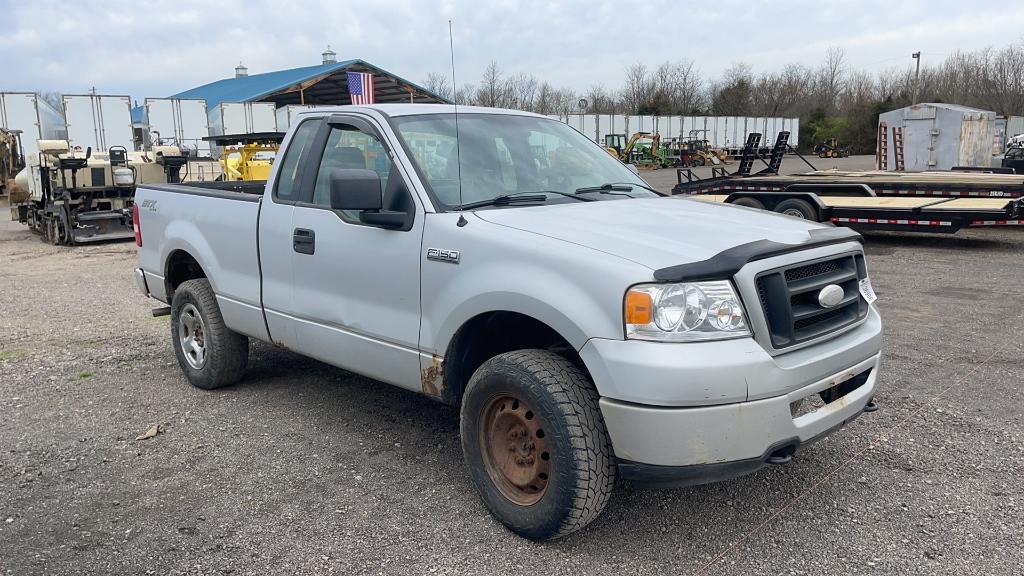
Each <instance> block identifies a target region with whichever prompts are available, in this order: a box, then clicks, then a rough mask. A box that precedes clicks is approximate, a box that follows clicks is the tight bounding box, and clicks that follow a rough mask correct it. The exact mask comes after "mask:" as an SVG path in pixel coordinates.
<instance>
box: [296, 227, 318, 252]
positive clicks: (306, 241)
mask: <svg viewBox="0 0 1024 576" xmlns="http://www.w3.org/2000/svg"><path fill="white" fill-rule="evenodd" d="M292 250H295V251H296V252H298V253H299V254H313V253H314V252H316V232H313V231H312V230H309V229H307V228H296V229H295V230H294V231H293V232H292Z"/></svg>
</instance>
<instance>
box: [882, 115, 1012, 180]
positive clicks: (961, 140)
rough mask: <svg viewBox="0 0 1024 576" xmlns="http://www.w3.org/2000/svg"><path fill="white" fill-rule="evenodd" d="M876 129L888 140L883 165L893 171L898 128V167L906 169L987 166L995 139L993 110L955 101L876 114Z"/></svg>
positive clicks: (895, 166)
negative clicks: (900, 142)
mask: <svg viewBox="0 0 1024 576" xmlns="http://www.w3.org/2000/svg"><path fill="white" fill-rule="evenodd" d="M878 122H879V131H880V132H882V131H883V130H884V133H885V136H884V137H885V138H886V139H887V140H888V146H887V158H886V164H885V165H886V168H887V169H889V170H896V169H898V168H899V167H898V166H897V165H896V149H897V144H896V138H895V136H894V133H893V130H894V129H895V130H897V131H902V137H903V158H904V163H903V166H902V168H903V169H904V170H906V171H907V172H924V171H926V170H950V169H951V168H953V167H954V166H973V167H982V168H984V167H989V166H991V163H992V143H993V141H994V139H995V130H996V115H995V112H990V111H987V110H978V109H976V108H968V107H966V106H959V105H956V104H942V103H925V104H916V105H914V106H907V107H906V108H900V109H898V110H892V111H890V112H886V113H884V114H881V115H879V117H878Z"/></svg>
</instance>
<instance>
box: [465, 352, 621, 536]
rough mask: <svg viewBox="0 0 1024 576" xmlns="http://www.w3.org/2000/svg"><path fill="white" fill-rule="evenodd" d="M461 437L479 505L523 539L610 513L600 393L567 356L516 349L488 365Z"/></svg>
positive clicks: (469, 391) (610, 478) (610, 475)
mask: <svg viewBox="0 0 1024 576" xmlns="http://www.w3.org/2000/svg"><path fill="white" fill-rule="evenodd" d="M461 431H462V451H463V454H464V455H465V458H466V463H467V464H468V466H469V471H470V475H471V477H472V479H473V483H474V485H475V486H476V488H477V491H478V492H479V493H480V497H481V499H482V500H483V501H484V504H485V505H486V506H487V508H488V509H489V510H490V511H491V514H493V515H494V516H495V518H497V519H498V521H500V522H501V523H502V524H504V525H505V526H507V527H508V528H509V529H510V530H512V531H513V532H515V533H516V534H519V535H520V536H524V537H526V538H533V539H538V540H547V539H552V538H559V537H562V536H565V535H567V534H571V533H572V532H575V531H577V530H579V529H581V528H583V527H584V526H586V525H587V524H589V523H590V522H591V521H593V520H594V519H595V518H597V516H598V515H600V513H601V511H602V510H604V507H605V504H607V502H608V498H609V496H610V495H611V491H612V487H613V485H614V482H615V463H614V461H613V459H612V450H611V441H610V440H609V439H608V432H607V431H606V430H605V426H604V420H603V419H602V417H601V412H600V409H599V408H598V395H597V391H596V390H595V389H594V387H593V384H592V383H591V382H590V381H589V380H588V379H587V377H586V376H585V375H584V374H583V373H582V372H581V371H580V369H579V368H577V367H576V366H575V365H574V364H573V363H572V362H570V361H568V360H566V359H565V358H563V357H561V356H559V355H557V354H555V353H553V352H549V351H546V350H518V351H514V352H507V353H504V354H500V355H498V356H495V357H494V358H491V359H490V360H488V361H487V362H484V364H483V365H482V366H480V368H479V369H477V371H476V372H475V373H474V374H473V377H472V379H471V380H470V382H469V385H468V386H467V388H466V392H465V394H464V396H463V400H462V414H461Z"/></svg>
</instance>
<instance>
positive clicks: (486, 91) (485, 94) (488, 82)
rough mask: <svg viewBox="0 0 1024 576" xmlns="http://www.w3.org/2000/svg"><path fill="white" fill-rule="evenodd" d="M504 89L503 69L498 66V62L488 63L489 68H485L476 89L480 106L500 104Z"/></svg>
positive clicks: (477, 101)
mask: <svg viewBox="0 0 1024 576" xmlns="http://www.w3.org/2000/svg"><path fill="white" fill-rule="evenodd" d="M503 90H504V86H503V82H502V79H501V69H500V68H498V63H497V62H493V61H492V62H491V63H490V64H488V65H487V69H486V70H484V75H483V77H482V78H481V79H480V86H479V87H477V91H476V103H477V104H479V105H480V106H498V105H499V104H500V102H501V99H502V91H503Z"/></svg>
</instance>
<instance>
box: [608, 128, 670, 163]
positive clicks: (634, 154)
mask: <svg viewBox="0 0 1024 576" xmlns="http://www.w3.org/2000/svg"><path fill="white" fill-rule="evenodd" d="M641 140H649V141H650V146H647V145H644V146H641V147H638V146H637V144H638V143H639V142H640V141H641ZM640 148H642V149H640ZM604 149H605V150H606V151H607V152H608V153H609V154H611V155H612V156H614V157H616V158H618V159H619V160H620V161H622V162H623V163H626V164H637V165H642V166H648V165H649V166H653V167H655V168H657V167H659V165H660V164H661V163H662V162H661V161H659V156H661V155H662V154H661V135H659V134H651V133H650V132H634V133H633V135H632V136H630V137H629V141H628V142H627V141H626V135H625V134H605V136H604Z"/></svg>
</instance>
